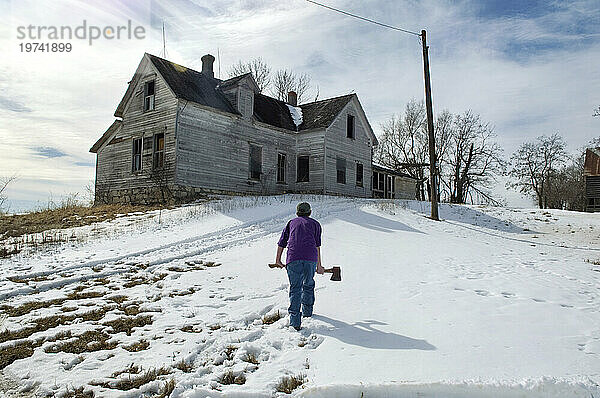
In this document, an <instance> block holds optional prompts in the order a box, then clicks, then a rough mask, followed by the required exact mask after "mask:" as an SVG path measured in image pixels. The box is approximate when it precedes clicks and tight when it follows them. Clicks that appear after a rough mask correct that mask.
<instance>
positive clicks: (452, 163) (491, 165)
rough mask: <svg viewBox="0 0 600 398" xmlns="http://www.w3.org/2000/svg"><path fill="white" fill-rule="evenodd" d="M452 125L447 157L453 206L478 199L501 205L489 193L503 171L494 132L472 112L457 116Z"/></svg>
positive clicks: (499, 148) (500, 152)
mask: <svg viewBox="0 0 600 398" xmlns="http://www.w3.org/2000/svg"><path fill="white" fill-rule="evenodd" d="M453 125H454V128H453V129H452V135H451V138H450V146H449V154H448V155H449V156H448V166H449V172H450V174H449V178H448V179H449V187H450V202H451V203H466V202H467V199H471V201H472V202H473V196H474V195H475V196H477V197H478V199H479V200H483V201H485V202H490V203H499V202H498V201H497V200H496V199H494V198H493V197H492V195H491V193H490V189H489V186H490V183H491V182H492V180H494V179H495V176H497V175H499V174H501V173H502V171H503V167H504V162H503V161H502V148H501V147H500V146H499V145H498V144H497V143H496V142H495V141H494V139H495V137H496V134H495V133H494V130H493V128H492V127H491V126H490V124H489V123H487V122H483V121H482V120H481V117H480V116H479V115H476V114H473V113H472V112H471V111H466V112H465V113H463V114H462V115H456V116H455V117H454V123H453Z"/></svg>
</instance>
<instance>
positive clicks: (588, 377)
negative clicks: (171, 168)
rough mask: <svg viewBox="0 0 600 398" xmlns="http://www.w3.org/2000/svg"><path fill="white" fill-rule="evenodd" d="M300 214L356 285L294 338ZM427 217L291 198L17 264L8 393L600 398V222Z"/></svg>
mask: <svg viewBox="0 0 600 398" xmlns="http://www.w3.org/2000/svg"><path fill="white" fill-rule="evenodd" d="M301 199H302V200H304V199H306V200H308V201H310V202H311V204H312V206H313V217H314V218H316V219H317V220H319V221H320V222H321V224H322V226H323V246H322V254H323V262H324V266H326V267H329V266H332V265H339V266H341V267H342V281H341V282H333V281H330V280H329V277H328V276H327V275H325V276H319V275H317V276H316V279H317V287H316V302H315V316H314V317H313V318H311V319H305V320H304V321H303V330H302V331H300V332H297V331H295V330H293V329H291V328H289V327H288V326H287V325H288V319H287V316H286V315H287V310H286V309H287V305H288V297H287V287H288V284H287V277H286V274H285V271H283V270H278V269H275V270H272V269H269V268H268V267H267V263H269V262H273V260H274V257H275V251H276V243H277V240H278V238H279V234H280V232H281V230H282V229H283V227H284V226H285V223H286V221H287V220H288V219H289V218H291V217H292V216H293V214H294V211H295V205H296V204H297V203H298V201H299V200H301ZM428 212H429V207H428V204H427V203H421V202H415V201H374V200H359V199H348V198H332V197H319V196H316V197H312V196H311V197H306V196H305V197H300V196H293V195H288V196H281V197H267V198H234V199H224V200H220V201H214V202H208V203H205V204H198V205H194V206H188V207H182V208H178V209H174V210H168V211H163V212H162V214H161V215H160V223H159V222H158V219H159V215H158V213H157V212H154V213H150V214H136V215H131V216H127V217H121V218H119V219H117V220H115V221H113V222H106V223H99V224H95V225H91V226H86V227H80V228H76V229H73V230H71V231H68V234H70V235H72V236H73V237H76V239H74V240H73V242H72V243H63V244H60V245H54V246H51V247H46V248H44V247H43V246H42V247H41V248H38V249H37V250H36V251H35V252H23V253H21V254H19V255H16V256H13V257H12V258H10V259H4V260H0V275H1V278H0V306H1V308H0V310H1V312H0V313H2V314H4V316H6V318H5V319H4V322H3V325H2V326H0V329H1V330H3V331H0V350H2V353H3V357H4V358H0V363H1V364H2V366H3V367H4V369H3V370H2V374H1V375H0V390H2V389H3V390H4V392H3V393H4V394H5V395H6V396H7V397H21V396H47V395H48V394H49V395H52V393H54V394H55V396H57V397H60V396H62V395H64V394H65V393H66V392H67V391H70V392H72V391H73V390H74V389H76V388H79V387H84V389H85V391H93V392H94V393H95V394H96V397H140V396H147V397H151V396H158V395H159V394H160V392H164V391H169V389H166V387H168V382H169V381H171V380H174V382H175V387H174V390H173V392H172V393H171V397H182V398H183V397H185V398H192V397H202V398H204V397H273V396H277V395H280V394H283V393H278V392H276V390H277V388H278V387H280V388H281V385H282V380H289V378H290V377H291V376H294V377H295V378H298V379H303V380H304V381H305V383H304V384H303V385H302V387H299V388H297V389H295V390H294V392H293V394H294V395H296V396H300V397H356V398H361V397H364V398H381V397H444V398H447V397H586V398H590V397H600V387H599V385H598V384H600V312H599V310H600V265H599V264H600V214H586V213H572V212H566V211H557V210H550V211H544V210H529V209H518V210H511V209H502V208H489V207H478V206H450V205H442V206H441V209H440V214H441V218H443V221H442V222H434V221H431V220H429V219H428V218H427V217H426V215H427V214H428ZM278 312H279V314H280V315H282V317H281V319H278V320H277V318H278V317H277V313H278ZM8 353H10V355H15V357H9V355H8ZM15 358H22V359H16V360H15ZM143 377H146V379H145V380H144V379H143ZM286 378H287V379H286ZM236 383H237V384H236ZM241 383H243V384H241ZM125 388H127V389H125ZM1 394H2V392H0V395H1Z"/></svg>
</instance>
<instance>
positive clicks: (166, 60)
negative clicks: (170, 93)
mask: <svg viewBox="0 0 600 398" xmlns="http://www.w3.org/2000/svg"><path fill="white" fill-rule="evenodd" d="M146 54H148V55H149V56H151V57H153V58H158V59H160V60H161V61H165V62H168V63H170V64H173V65H177V66H181V67H182V68H185V69H187V70H190V71H192V72H196V73H200V74H202V72H199V71H197V70H196V69H192V68H190V67H189V66H185V65H181V64H178V63H177V62H173V61H169V60H168V59H166V58H162V57H159V56H158V55H154V54H150V53H146ZM213 79H215V78H213Z"/></svg>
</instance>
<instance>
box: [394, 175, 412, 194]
mask: <svg viewBox="0 0 600 398" xmlns="http://www.w3.org/2000/svg"><path fill="white" fill-rule="evenodd" d="M416 197H417V182H416V181H415V180H413V179H412V178H408V177H398V176H395V177H394V198H395V199H412V200H414V199H416Z"/></svg>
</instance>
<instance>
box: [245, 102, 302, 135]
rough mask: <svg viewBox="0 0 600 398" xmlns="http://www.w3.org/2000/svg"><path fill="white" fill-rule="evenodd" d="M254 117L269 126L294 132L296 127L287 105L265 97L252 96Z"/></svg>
mask: <svg viewBox="0 0 600 398" xmlns="http://www.w3.org/2000/svg"><path fill="white" fill-rule="evenodd" d="M254 117H256V119H257V120H258V121H260V122H263V123H266V124H270V125H271V126H275V127H279V128H282V129H286V130H292V131H296V125H295V124H294V121H293V120H292V115H290V110H289V108H288V107H287V104H286V103H285V102H283V101H279V100H277V99H275V98H272V97H269V96H267V95H263V94H259V93H255V94H254ZM300 126H302V125H300Z"/></svg>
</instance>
